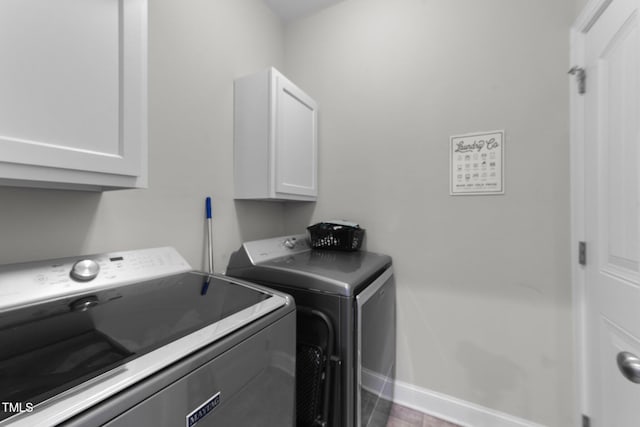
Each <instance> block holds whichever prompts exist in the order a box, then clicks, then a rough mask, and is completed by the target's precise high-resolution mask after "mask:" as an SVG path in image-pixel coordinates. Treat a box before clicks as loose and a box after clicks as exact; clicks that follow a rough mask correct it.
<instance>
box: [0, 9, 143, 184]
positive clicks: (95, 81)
mask: <svg viewBox="0 0 640 427" xmlns="http://www.w3.org/2000/svg"><path fill="white" fill-rule="evenodd" d="M146 1H147V0H127V1H120V0H3V1H2V2H0V182H1V183H4V184H9V185H27V186H48V187H61V188H91V189H106V188H116V187H140V186H145V185H146V155H147V141H146V140H147V112H146V91H147V89H146V85H147V82H146V74H147V70H146V68H147V54H146V51H147V38H146V28H147V3H146ZM87 186H88V187H87Z"/></svg>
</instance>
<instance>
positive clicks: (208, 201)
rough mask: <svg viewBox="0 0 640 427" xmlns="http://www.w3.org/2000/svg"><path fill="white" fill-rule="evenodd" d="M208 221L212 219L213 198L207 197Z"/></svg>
mask: <svg viewBox="0 0 640 427" xmlns="http://www.w3.org/2000/svg"><path fill="white" fill-rule="evenodd" d="M206 205H207V219H211V197H207V201H206Z"/></svg>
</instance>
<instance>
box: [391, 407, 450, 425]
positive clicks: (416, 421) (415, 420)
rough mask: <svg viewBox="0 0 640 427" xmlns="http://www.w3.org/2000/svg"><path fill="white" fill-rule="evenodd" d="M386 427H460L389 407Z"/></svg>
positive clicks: (420, 414)
mask: <svg viewBox="0 0 640 427" xmlns="http://www.w3.org/2000/svg"><path fill="white" fill-rule="evenodd" d="M387 427H461V426H459V425H458V424H452V423H450V422H447V421H443V420H440V419H438V418H434V417H432V416H430V415H427V414H423V413H422V412H418V411H415V410H413V409H410V408H406V407H404V406H400V405H396V404H395V403H394V404H393V406H392V407H391V413H390V414H389V421H388V422H387Z"/></svg>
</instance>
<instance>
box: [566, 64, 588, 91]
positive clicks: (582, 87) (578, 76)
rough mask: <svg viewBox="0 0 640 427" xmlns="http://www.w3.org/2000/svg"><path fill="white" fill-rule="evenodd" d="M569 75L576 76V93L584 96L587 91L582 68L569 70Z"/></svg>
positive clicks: (585, 76)
mask: <svg viewBox="0 0 640 427" xmlns="http://www.w3.org/2000/svg"><path fill="white" fill-rule="evenodd" d="M569 74H571V75H572V76H576V80H577V81H578V93H579V94H580V95H584V94H585V92H586V91H587V73H586V71H585V70H584V68H582V67H577V66H576V67H573V68H571V69H570V70H569Z"/></svg>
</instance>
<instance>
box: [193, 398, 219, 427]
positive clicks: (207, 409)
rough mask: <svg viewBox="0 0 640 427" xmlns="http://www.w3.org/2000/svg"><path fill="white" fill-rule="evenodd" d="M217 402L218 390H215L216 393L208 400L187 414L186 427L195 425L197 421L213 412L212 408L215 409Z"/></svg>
mask: <svg viewBox="0 0 640 427" xmlns="http://www.w3.org/2000/svg"><path fill="white" fill-rule="evenodd" d="M219 404H220V392H217V393H216V394H214V395H213V396H211V398H210V399H209V400H207V401H206V402H204V403H203V404H202V405H200V406H198V407H197V408H196V409H194V410H193V411H192V412H190V413H189V414H187V427H193V426H194V425H196V424H197V423H198V421H200V420H201V419H203V418H204V417H206V416H207V415H209V414H210V413H211V412H213V410H214V409H216V407H217V406H218V405H219Z"/></svg>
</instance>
